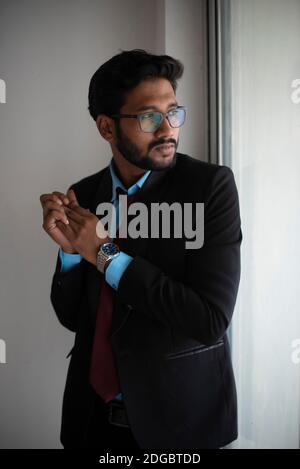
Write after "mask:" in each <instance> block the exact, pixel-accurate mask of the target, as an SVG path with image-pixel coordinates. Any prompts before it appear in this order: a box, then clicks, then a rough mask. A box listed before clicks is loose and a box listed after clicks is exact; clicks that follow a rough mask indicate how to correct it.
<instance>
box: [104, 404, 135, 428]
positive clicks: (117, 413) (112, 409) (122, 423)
mask: <svg viewBox="0 0 300 469" xmlns="http://www.w3.org/2000/svg"><path fill="white" fill-rule="evenodd" d="M108 421H109V423H110V424H111V425H116V426H118V427H123V428H130V426H129V423H128V418H127V413H126V409H125V406H124V404H121V403H119V402H115V401H112V402H110V403H109V404H108Z"/></svg>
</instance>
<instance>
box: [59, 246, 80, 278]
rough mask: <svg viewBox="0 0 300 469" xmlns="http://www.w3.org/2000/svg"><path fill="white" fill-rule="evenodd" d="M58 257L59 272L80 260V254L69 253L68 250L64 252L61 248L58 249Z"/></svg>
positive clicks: (64, 270) (68, 268)
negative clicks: (59, 263)
mask: <svg viewBox="0 0 300 469" xmlns="http://www.w3.org/2000/svg"><path fill="white" fill-rule="evenodd" d="M59 257H60V262H61V268H60V271H61V273H64V272H68V270H71V269H72V268H73V267H75V266H76V265H77V264H79V262H80V261H81V260H82V256H81V255H80V254H70V253H68V252H64V251H63V250H62V249H61V248H60V249H59Z"/></svg>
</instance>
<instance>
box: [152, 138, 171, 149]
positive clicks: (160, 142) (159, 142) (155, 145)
mask: <svg viewBox="0 0 300 469" xmlns="http://www.w3.org/2000/svg"><path fill="white" fill-rule="evenodd" d="M170 144H172V145H174V146H175V148H176V145H177V142H176V140H174V139H173V138H170V139H169V140H158V141H157V142H155V143H152V144H151V146H150V148H149V151H150V150H152V148H155V147H158V146H159V145H170Z"/></svg>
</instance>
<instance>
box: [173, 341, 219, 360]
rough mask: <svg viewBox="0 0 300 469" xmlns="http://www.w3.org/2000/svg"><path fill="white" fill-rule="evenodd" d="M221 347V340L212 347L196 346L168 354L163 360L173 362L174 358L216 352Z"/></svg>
mask: <svg viewBox="0 0 300 469" xmlns="http://www.w3.org/2000/svg"><path fill="white" fill-rule="evenodd" d="M223 345H224V341H223V339H221V340H219V341H218V342H216V343H215V344H213V345H197V346H196V347H190V348H186V349H183V350H179V351H177V352H171V353H168V354H167V355H166V356H165V358H166V360H174V359H176V358H185V357H191V356H193V355H198V354H200V353H204V352H208V351H212V350H216V349H218V348H220V347H223Z"/></svg>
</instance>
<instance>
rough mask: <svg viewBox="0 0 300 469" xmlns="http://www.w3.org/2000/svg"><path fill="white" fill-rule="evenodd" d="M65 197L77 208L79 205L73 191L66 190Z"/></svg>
mask: <svg viewBox="0 0 300 469" xmlns="http://www.w3.org/2000/svg"><path fill="white" fill-rule="evenodd" d="M67 197H68V198H69V200H70V203H71V204H73V205H74V206H78V207H79V203H78V200H77V197H76V194H75V191H74V190H73V189H68V191H67Z"/></svg>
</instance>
